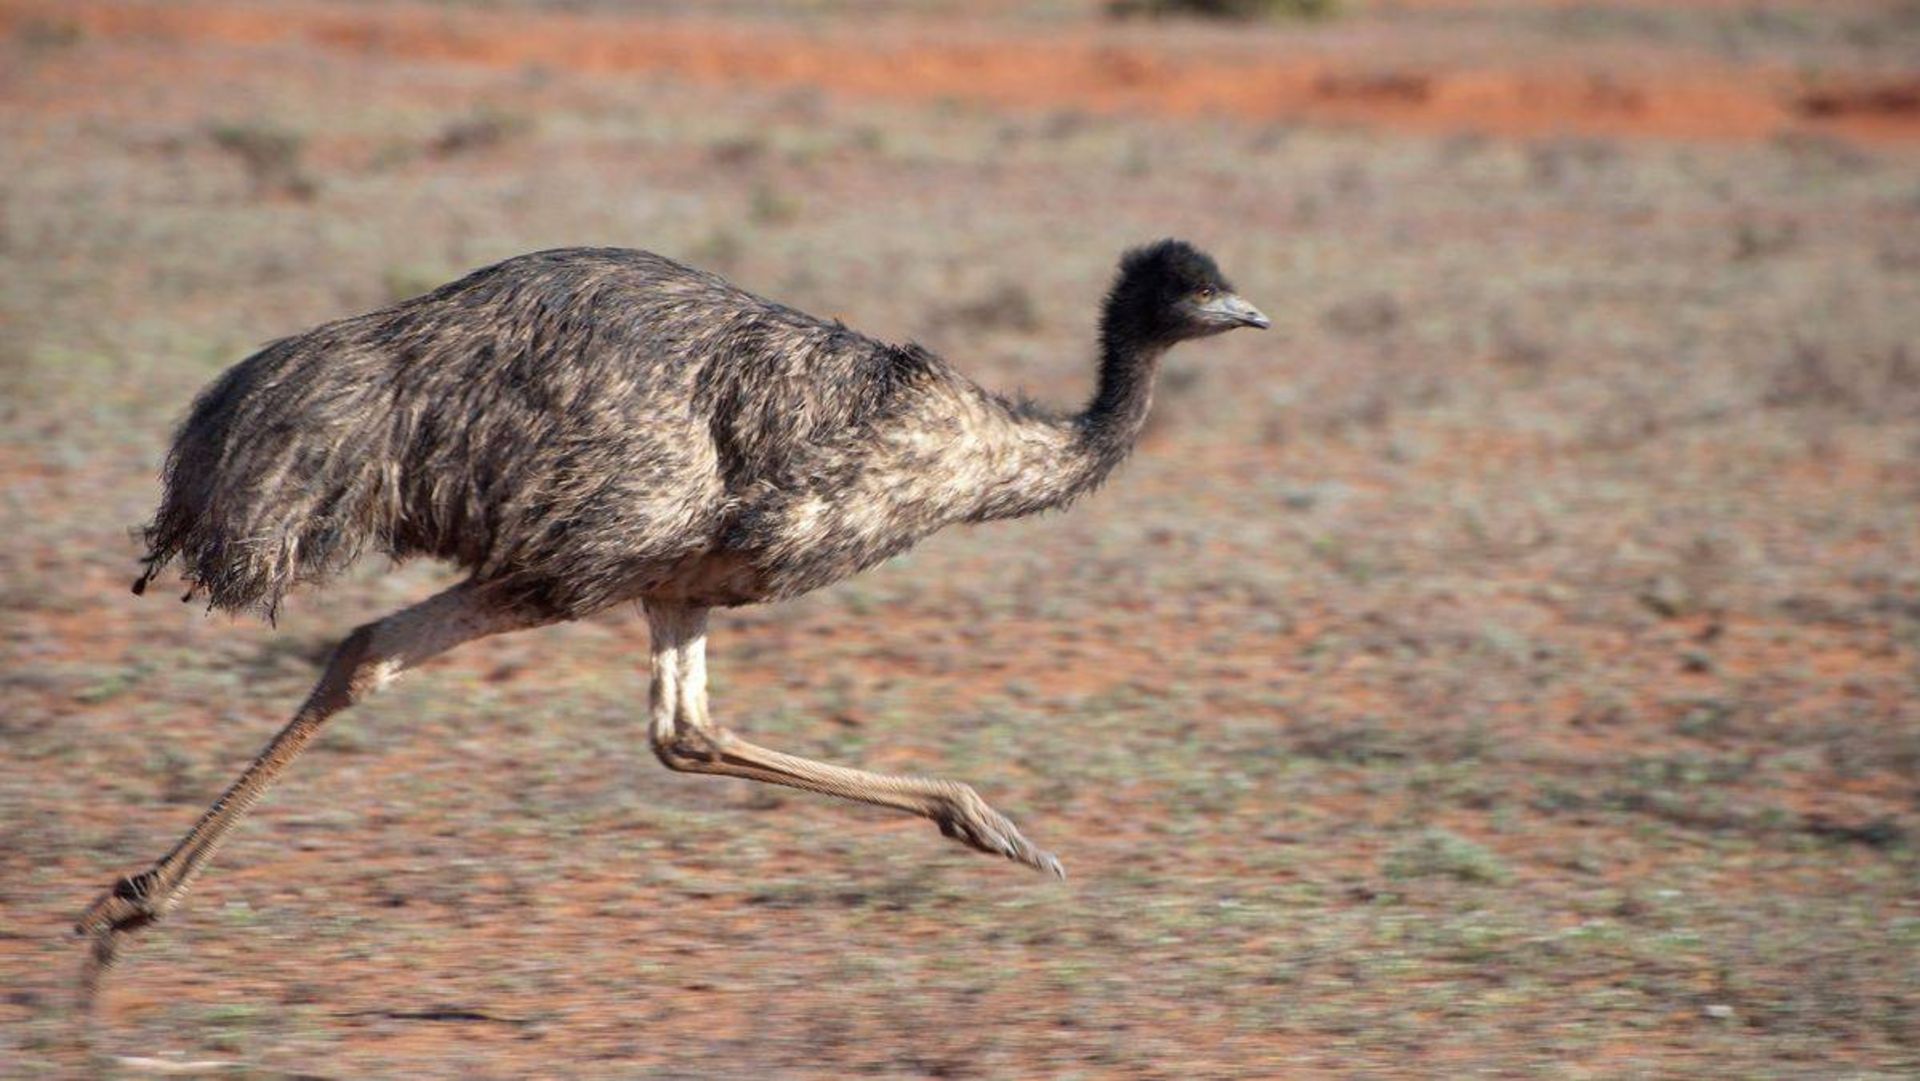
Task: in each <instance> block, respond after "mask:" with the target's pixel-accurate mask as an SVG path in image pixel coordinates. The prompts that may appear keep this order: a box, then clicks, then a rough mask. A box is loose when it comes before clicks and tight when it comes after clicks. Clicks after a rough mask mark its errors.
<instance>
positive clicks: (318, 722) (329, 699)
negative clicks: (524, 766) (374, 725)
mask: <svg viewBox="0 0 1920 1081" xmlns="http://www.w3.org/2000/svg"><path fill="white" fill-rule="evenodd" d="M543 622H547V620H545V619H541V618H536V617H533V616H531V615H529V614H527V613H524V612H518V611H514V610H511V609H508V608H505V607H503V606H500V605H498V604H497V603H490V602H489V596H488V593H487V592H486V589H485V587H482V586H477V585H474V584H472V583H462V584H461V585H457V586H454V587H453V588H451V589H449V590H446V591H445V592H443V593H440V594H437V595H435V596H433V597H430V598H428V599H427V600H424V601H421V602H420V603H419V604H416V605H414V606H412V607H410V608H406V609H402V610H401V611H399V612H396V613H394V614H393V615H390V616H388V617H386V618H385V619H382V620H379V621H377V622H374V623H369V624H366V625H365V626H362V627H360V628H358V629H356V630H355V631H354V632H353V633H352V634H350V635H348V636H347V637H346V639H345V640H344V641H342V642H341V643H340V645H339V646H338V647H336V648H335V649H334V652H333V656H332V658H331V659H330V660H329V661H328V662H327V669H326V672H325V673H324V674H322V675H321V677H320V681H319V683H317V684H316V685H315V686H314V688H313V692H312V693H311V694H310V695H308V696H307V700H306V702H305V704H303V705H302V706H301V707H300V709H299V712H297V713H295V714H294V717H293V720H292V722H291V723H289V724H288V725H287V726H286V727H285V728H283V729H281V730H280V733H279V734H278V735H276V736H274V737H273V740H272V742H270V743H268V744H267V746H266V749H265V750H263V751H261V752H260V756H259V757H258V758H255V759H254V760H253V764H252V765H250V766H248V767H247V769H246V772H244V773H242V774H241V775H240V779H239V780H237V781H235V782H234V783H233V785H232V786H231V787H229V788H228V789H227V790H226V791H225V792H223V793H221V795H220V798H219V799H217V800H214V801H213V805H212V806H211V807H208V808H207V810H206V813H204V814H202V815H201V816H200V820H199V821H198V822H197V823H195V824H194V827H193V828H192V829H191V830H188V831H187V835H186V836H185V837H182V838H181V839H180V842H179V843H178V844H176V845H174V846H173V850H172V851H170V852H168V853H167V854H166V855H165V856H163V857H161V858H160V860H159V861H158V862H156V863H155V864H154V865H153V866H152V867H149V868H148V869H146V870H145V871H142V872H140V873H139V874H136V875H129V876H127V877H125V878H122V879H120V880H119V881H117V882H115V883H114V884H113V886H112V887H111V888H109V889H108V890H107V891H106V892H105V893H102V894H101V895H100V896H99V897H97V898H95V899H94V901H93V903H92V904H90V905H88V906H87V910H86V911H85V912H84V913H82V914H81V916H80V919H79V921H78V922H77V923H75V925H74V933H75V934H77V935H81V936H83V937H86V938H89V939H91V942H92V949H91V952H90V953H89V955H88V960H87V963H86V966H85V968H84V969H83V971H82V975H81V996H82V1005H83V1007H87V1008H90V1007H91V1004H92V1001H93V998H94V995H95V993H96V992H97V991H98V987H99V981H100V978H101V976H102V975H103V974H104V972H105V970H106V969H107V968H108V967H110V966H111V965H112V964H113V962H114V960H115V958H116V956H117V955H118V953H119V951H120V948H121V946H122V945H124V943H125V940H126V939H127V938H128V937H129V936H131V935H132V934H133V932H135V931H138V930H140V929H141V928H143V927H146V926H147V925H148V924H151V923H154V922H156V921H158V920H159V919H161V918H162V917H163V916H165V915H166V914H167V913H168V912H169V911H170V910H172V908H173V907H174V906H175V905H176V904H178V903H179V901H180V899H181V897H182V896H184V895H185V893H186V891H187V886H188V885H189V884H190V883H191V882H192V880H193V877H194V876H195V875H196V874H198V873H199V872H200V871H201V870H202V869H204V868H205V866H206V864H207V861H208V860H210V859H212V858H213V854H214V853H215V852H216V851H217V850H218V849H219V847H220V844H221V842H223V841H224V840H226V837H227V835H228V834H229V833H230V832H232V830H233V828H234V826H235V825H237V824H238V823H239V821H240V819H241V818H242V817H243V816H245V815H246V813H247V811H248V810H249V809H251V808H252V807H253V805H254V804H255V803H257V802H259V800H260V797H261V796H262V795H264V794H265V793H266V791H267V788H268V787H269V786H270V785H272V784H273V782H274V779H275V778H277V777H279V776H280V774H281V772H282V771H284V770H285V769H286V768H287V766H288V765H290V764H291V763H292V762H293V760H294V758H296V757H297V756H298V755H299V754H300V752H301V751H302V750H303V749H305V748H306V746H307V744H308V743H310V742H312V740H313V738H314V736H315V735H317V734H318V733H319V731H320V728H321V726H322V725H324V724H325V723H326V722H327V719H328V718H330V717H332V716H333V715H334V714H336V713H338V712H340V711H341V710H343V709H346V708H347V707H348V706H351V705H353V704H354V703H355V702H358V701H360V700H361V699H363V698H365V697H367V696H368V695H369V694H372V693H373V692H374V691H376V690H378V689H380V687H382V686H384V685H385V684H386V683H388V682H390V681H391V680H392V679H393V678H394V677H395V676H397V675H399V674H400V673H401V672H404V671H406V670H407V669H409V668H412V667H414V666H416V665H418V664H420V663H421V662H423V661H425V660H427V659H428V658H430V657H433V656H435V655H437V654H440V653H443V652H445V651H447V650H449V649H452V648H453V647H454V646H457V645H459V644H460V643H462V642H468V641H472V640H473V639H475V638H481V637H485V636H487V635H490V634H499V633H501V632H503V631H509V630H515V629H519V628H522V627H530V626H535V625H538V624H540V623H543Z"/></svg>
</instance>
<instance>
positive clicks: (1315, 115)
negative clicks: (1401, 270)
mask: <svg viewBox="0 0 1920 1081" xmlns="http://www.w3.org/2000/svg"><path fill="white" fill-rule="evenodd" d="M35 21H39V22H47V21H60V22H65V23H68V24H72V25H76V26H78V27H80V28H82V29H83V30H85V31H86V32H87V33H89V34H92V35H100V36H107V37H121V38H138V39H146V40H152V41H158V42H165V41H190V40H197V41H215V42H225V43H230V44H244V45H263V44H273V43H283V42H284V43H298V44H303V45H306V46H314V45H318V46H321V47H325V48H331V49H338V50H343V51H351V52H355V53H361V54H372V55H378V56H383V57H387V58H390V59H403V60H411V61H422V62H453V63H466V64H481V65H488V66H494V67H527V68H538V67H548V68H560V69H566V70H570V71H576V72H593V73H639V72H646V73H657V74H662V75H668V76H673V77H677V78H682V79H687V80H692V81H697V82H703V83H709V84H722V85H733V84H745V85H776V86H810V87H818V88H821V89H825V90H827V91H829V92H833V93H839V94H846V95H850V96H858V97H869V98H889V99H909V100H919V99H951V100H958V101H974V102H981V103H986V104H992V105H998V106H1010V107H1016V108H1072V109H1086V110H1090V111H1095V112H1130V113H1153V114H1164V115H1173V116H1195V115H1208V114H1213V115H1221V116H1230V117H1236V118H1241V119H1254V120H1275V121H1287V120H1309V121H1322V122H1335V123H1350V124H1362V125H1384V126H1390V127H1395V128H1402V129H1413V130H1426V131H1455V130H1457V131H1478V132H1485V133H1488V134H1495V135H1514V136H1539V135H1551V134H1558V133H1571V134H1581V135H1596V136H1613V137H1655V138H1672V139H1699V140H1716V141H1719V140H1727V141H1741V140H1755V139H1764V138H1769V137H1772V136H1774V135H1777V134H1779V133H1781V132H1784V131H1792V130H1823V131H1835V132H1839V133H1842V134H1845V135H1847V136H1850V137H1854V138H1859V139H1866V140H1872V141H1884V140H1899V141H1906V140H1915V139H1920V76H1913V75H1906V76H1880V77H1865V76H1862V77H1851V78H1847V79H1839V80H1823V81H1819V82H1810V81H1808V80H1806V79H1804V78H1802V77H1800V76H1797V75H1793V74H1790V73H1783V72H1776V71H1764V70H1753V69H1744V68H1735V67H1727V66H1725V65H1722V64H1713V63H1699V62H1696V61H1695V59H1693V58H1690V57H1687V56H1685V55H1684V54H1679V53H1676V54H1674V55H1671V56H1668V57H1664V58H1657V61H1658V62H1656V63H1654V64H1652V65H1645V66H1643V65H1635V66H1634V67H1633V68H1632V70H1630V71H1626V72H1619V71H1607V72H1604V73H1603V72H1600V71H1596V70H1593V69H1584V70H1583V69H1581V68H1579V67H1577V66H1566V65H1553V64H1551V63H1550V61H1543V60H1540V59H1538V58H1535V59H1533V60H1532V62H1530V63H1526V64H1521V63H1516V64H1513V65H1510V66H1506V67H1503V68H1486V69H1474V68H1464V67H1448V66H1439V65H1432V64H1424V63H1413V64H1405V65H1400V64H1383V63H1382V62H1381V61H1379V60H1377V59H1371V58H1368V57H1364V56H1356V55H1351V54H1352V53H1354V52H1358V51H1360V50H1357V49H1353V48H1347V49H1345V50H1337V51H1336V52H1334V53H1327V52H1325V51H1316V46H1315V45H1314V43H1313V42H1311V41H1304V42H1303V41H1302V40H1301V39H1298V38H1294V37H1284V36H1281V32H1280V31H1277V30H1270V29H1250V30H1248V31H1247V33H1246V34H1245V35H1244V37H1243V38H1242V39H1238V40H1234V39H1227V38H1223V37H1220V36H1217V35H1213V34H1200V35H1198V36H1194V35H1183V34H1180V33H1167V34H1160V33H1158V32H1157V31H1156V32H1155V35H1154V36H1153V37H1150V38H1149V37H1145V36H1142V34H1141V33H1139V32H1137V28H1133V27H1126V26H1114V25H1110V24H1106V23H1092V22H1090V23H1084V24H1064V25H1060V26H1048V27H1043V28H1039V29H1040V30H1041V31H1043V32H1044V33H1045V34H1046V35H1047V40H1039V37H1040V33H1037V32H1036V28H1034V27H1026V28H1009V27H1008V26H1007V25H1006V24H1004V23H1002V24H1000V25H999V26H998V27H997V28H996V27H985V26H982V25H979V24H974V23H965V24H962V23H953V24H951V26H939V25H938V24H934V25H933V26H932V27H931V28H930V26H929V24H928V23H927V22H926V21H924V20H923V21H921V22H920V23H918V24H915V25H914V26H912V27H905V26H901V25H894V24H888V23H884V22H882V23H879V24H876V25H868V26H847V25H836V26H834V27H833V28H831V29H820V28H815V27H812V26H799V25H795V24H790V23H777V24H776V23H768V22H753V21H747V20H739V19H731V20H720V19H707V18H700V19H694V18H668V17H659V16H639V17H624V16H623V17H610V16H580V15H566V14H546V13H519V12H484V11H471V10H462V11H459V12H452V11H448V10H445V9H434V8H422V7H413V6H381V7H378V8H374V7H356V8H351V9H345V8H339V7H330V6H326V5H317V4H289V5H278V4H277V5H274V6H273V7H271V8H264V7H255V6H241V5H236V4H231V3H174V4H167V5H164V6H161V5H154V4H147V3H136V2H126V0H112V2H99V3H92V2H89V3H68V2H49V0H0V30H8V31H11V30H14V29H16V28H18V27H19V26H21V25H24V24H27V23H30V22H35ZM1282 49H1285V50H1286V52H1285V53H1284V54H1282V53H1281V52H1280V50H1282ZM1341 52H1344V53H1346V54H1348V55H1341V54H1340V53H1341Z"/></svg>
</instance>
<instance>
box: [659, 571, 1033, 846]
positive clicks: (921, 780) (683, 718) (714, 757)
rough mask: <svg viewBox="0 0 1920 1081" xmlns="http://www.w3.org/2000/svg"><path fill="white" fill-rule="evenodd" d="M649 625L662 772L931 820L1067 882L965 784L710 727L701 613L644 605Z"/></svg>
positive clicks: (703, 616)
mask: <svg viewBox="0 0 1920 1081" xmlns="http://www.w3.org/2000/svg"><path fill="white" fill-rule="evenodd" d="M647 622H648V625H649V627H650V628H651V630H652V635H653V688H652V706H651V711H652V715H651V724H650V727H649V732H648V734H649V736H650V737H651V739H652V741H653V751H654V753H655V754H656V755H658V756H659V757H660V761H661V762H662V763H664V764H665V765H666V767H667V768H668V769H672V770H678V771H680V772H684V773H711V774H717V775H719V776H723V777H743V778H746V779H747V780H752V781H764V782H766V783H768V784H778V785H786V786H787V787H789V788H801V789H806V790H807V791H810V792H823V793H826V794H827V795H830V796H839V797H841V798H842V799H850V800H856V801H858V802H861V803H872V804H877V805H878V806H881V807H891V808H894V809H895V810H899V811H905V812H907V813H909V814H916V815H919V816H921V817H922V818H928V819H932V820H933V821H934V823H936V824H937V825H938V826H939V827H940V832H941V833H943V834H945V835H946V836H948V837H951V838H953V839H954V840H956V841H959V842H960V843H962V844H964V845H967V846H969V847H972V848H975V849H978V850H980V851H981V852H985V853H987V854H989V855H994V856H1005V857H1006V858H1007V859H1010V860H1012V861H1014V862H1015V863H1024V864H1026V865H1027V866H1029V867H1032V868H1034V869H1035V870H1038V871H1045V872H1048V873H1051V874H1053V875H1056V876H1058V877H1060V878H1065V877H1066V871H1065V870H1064V869H1062V868H1061V866H1060V861H1059V860H1058V859H1056V858H1055V857H1054V856H1053V854H1052V853H1050V852H1046V851H1044V850H1042V849H1040V848H1038V847H1036V846H1035V845H1034V844H1033V843H1032V842H1031V841H1028V840H1027V839H1026V837H1025V836H1023V835H1022V834H1021V832H1020V831H1019V829H1017V828H1016V827H1015V826H1014V824H1013V823H1012V822H1011V821H1009V820H1008V819H1007V817H1006V816H1005V815H1003V814H1001V813H1000V812H998V811H996V810H994V809H993V808H992V807H990V806H988V805H987V802H986V801H985V800H983V799H981V798H980V794H979V793H978V792H975V791H974V790H973V788H972V787H971V786H969V785H965V784H961V783H959V782H957V781H948V780H942V779H940V778H937V777H902V776H897V775H893V774H886V773H871V772H868V771H867V770H861V769H849V768H848V767H846V766H835V765H830V764H828V763H825V762H816V761H814V760H813V759H811V758H801V757H800V756H798V755H791V754H783V753H781V752H780V751H775V750H770V749H768V748H766V747H761V746H758V745H756V744H753V743H749V742H747V741H746V740H744V739H741V738H740V737H738V736H736V735H734V734H733V733H731V732H729V731H727V730H726V729H725V728H723V727H721V726H720V725H717V724H715V723H713V719H712V717H711V716H710V715H709V713H708V710H707V640H706V629H707V612H706V609H704V608H691V607H681V606H676V605H664V604H660V605H656V604H649V605H648V606H647Z"/></svg>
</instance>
